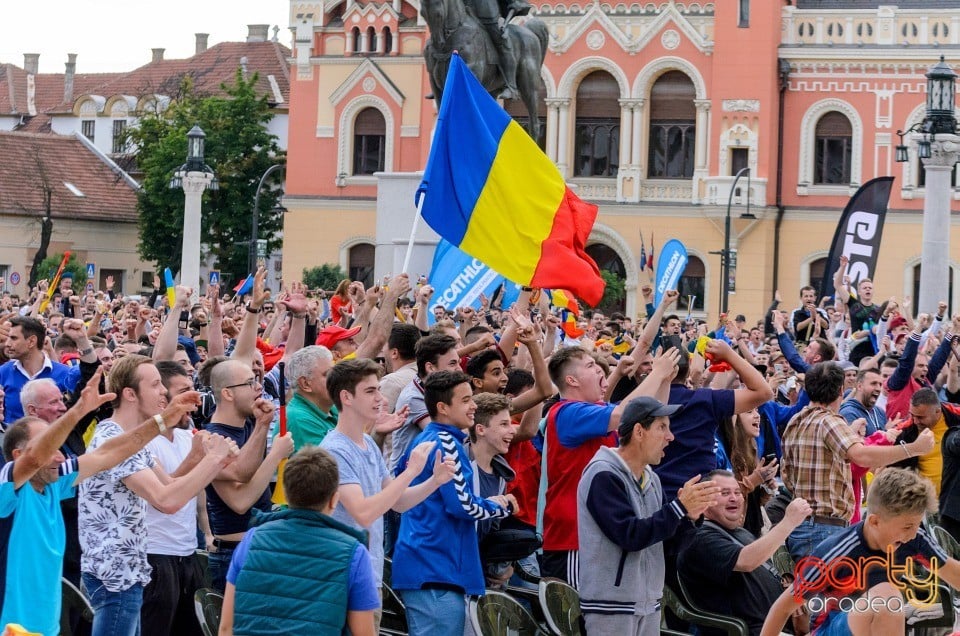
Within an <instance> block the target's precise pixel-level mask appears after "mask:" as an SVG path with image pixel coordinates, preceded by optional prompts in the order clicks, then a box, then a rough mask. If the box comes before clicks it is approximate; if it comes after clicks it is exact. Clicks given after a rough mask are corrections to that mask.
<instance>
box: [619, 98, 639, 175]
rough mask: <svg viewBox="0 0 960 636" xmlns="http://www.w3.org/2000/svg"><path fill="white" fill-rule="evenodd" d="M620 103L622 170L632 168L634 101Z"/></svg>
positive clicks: (624, 100)
mask: <svg viewBox="0 0 960 636" xmlns="http://www.w3.org/2000/svg"><path fill="white" fill-rule="evenodd" d="M618 101H619V102H620V169H621V170H623V169H624V168H627V167H628V166H630V165H631V164H630V156H631V153H630V144H631V139H632V138H633V136H632V134H631V131H632V130H633V126H634V125H635V124H634V123H633V100H631V99H621V100H618Z"/></svg>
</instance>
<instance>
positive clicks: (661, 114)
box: [648, 71, 697, 179]
mask: <svg viewBox="0 0 960 636" xmlns="http://www.w3.org/2000/svg"><path fill="white" fill-rule="evenodd" d="M696 95H697V90H696V88H695V87H694V85H693V82H691V81H690V78H689V77H687V76H686V75H685V74H683V73H682V72H680V71H668V72H666V73H664V74H663V75H661V76H660V78H659V79H658V80H657V81H656V83H655V84H654V85H653V89H651V91H650V141H649V144H650V151H649V155H650V157H649V161H648V166H649V169H648V171H649V176H650V178H655V179H690V178H691V177H693V165H694V151H695V149H696V139H697V109H696V107H695V106H694V105H693V100H694V98H695V97H696Z"/></svg>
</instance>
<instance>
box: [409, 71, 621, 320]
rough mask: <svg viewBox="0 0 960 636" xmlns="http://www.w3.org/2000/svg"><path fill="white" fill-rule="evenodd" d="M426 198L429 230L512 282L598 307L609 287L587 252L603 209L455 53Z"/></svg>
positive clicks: (427, 172)
mask: <svg viewBox="0 0 960 636" xmlns="http://www.w3.org/2000/svg"><path fill="white" fill-rule="evenodd" d="M424 193H425V194H426V199H425V201H424V202H423V210H422V214H423V218H424V220H426V222H427V223H428V224H429V225H430V227H432V228H433V229H434V230H435V231H436V232H437V234H439V235H440V236H442V237H443V238H445V239H447V240H448V241H450V242H451V243H453V244H454V245H456V246H457V247H459V248H460V249H461V250H463V251H464V252H466V253H467V254H469V255H471V256H473V257H474V258H476V259H478V260H480V261H482V262H483V263H484V264H485V265H487V266H489V267H490V268H491V269H493V270H495V271H496V272H498V273H499V274H501V275H502V276H504V277H506V278H507V280H511V281H513V282H515V283H518V284H520V285H526V286H530V287H540V288H563V289H568V290H570V291H571V292H572V293H573V294H574V295H576V296H577V297H578V298H582V299H583V300H584V301H585V302H586V303H588V304H589V305H591V306H593V305H596V304H598V303H599V302H600V299H601V297H602V296H603V288H604V282H603V279H602V278H601V277H600V270H599V269H598V268H597V264H596V263H595V262H593V259H591V258H590V257H589V256H588V255H587V253H586V250H585V247H586V241H587V237H588V236H589V235H590V230H591V228H593V224H594V221H596V218H597V206H595V205H591V204H589V203H584V202H583V201H581V200H580V199H579V198H577V196H576V195H575V194H573V192H572V191H571V190H570V189H569V188H568V187H567V184H566V183H565V182H564V180H563V176H562V175H561V174H560V172H559V171H558V170H557V167H556V166H555V165H553V162H551V161H550V159H549V158H548V157H547V156H546V155H545V154H543V152H542V151H541V150H540V148H539V147H538V146H537V144H536V143H535V142H534V141H533V140H532V139H531V138H530V136H529V135H527V133H526V132H525V131H524V130H523V128H521V127H520V125H519V124H518V123H517V122H515V121H514V120H513V119H511V118H510V115H508V114H507V112H506V111H505V110H503V108H501V107H500V105H499V104H497V102H496V101H495V100H494V99H493V98H492V97H490V95H489V94H487V92H486V91H485V90H484V89H483V86H481V85H480V82H478V81H477V79H476V78H475V77H474V76H473V74H472V73H471V72H470V69H468V68H467V66H466V64H464V62H463V60H462V59H460V56H459V55H456V54H454V55H453V56H451V58H450V70H449V71H448V72H447V81H446V84H445V86H444V89H443V100H442V103H441V106H440V116H439V120H438V121H437V128H436V132H435V134H434V137H433V145H432V147H431V149H430V158H429V160H428V161H427V167H426V170H425V172H424V179H423V183H422V184H421V186H420V189H419V191H418V193H417V196H418V197H419V196H421V195H423V194H424Z"/></svg>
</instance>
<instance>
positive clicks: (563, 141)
mask: <svg viewBox="0 0 960 636" xmlns="http://www.w3.org/2000/svg"><path fill="white" fill-rule="evenodd" d="M557 102H558V105H559V108H560V116H559V121H558V126H559V128H560V130H558V131H557V168H559V169H560V174H561V175H563V176H564V178H566V176H567V173H568V170H567V167H568V166H569V165H570V100H569V99H558V100H557Z"/></svg>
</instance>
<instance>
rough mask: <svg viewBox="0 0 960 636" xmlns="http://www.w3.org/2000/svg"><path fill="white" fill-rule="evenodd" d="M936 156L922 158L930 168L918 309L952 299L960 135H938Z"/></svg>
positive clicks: (933, 308) (929, 310) (927, 310)
mask: <svg viewBox="0 0 960 636" xmlns="http://www.w3.org/2000/svg"><path fill="white" fill-rule="evenodd" d="M931 153H932V156H931V157H930V158H929V159H922V161H923V165H924V167H925V168H926V170H927V185H926V193H925V198H924V201H923V242H922V251H921V256H920V302H918V303H917V310H918V311H921V312H925V313H932V312H934V311H936V309H937V303H938V302H939V301H941V300H946V301H949V300H950V299H949V298H948V297H947V292H948V290H949V289H950V201H951V196H950V195H951V193H952V187H953V184H952V183H950V177H951V173H952V170H953V166H954V164H955V163H957V160H958V159H960V137H957V136H955V135H937V139H936V141H934V142H933V143H932V144H931Z"/></svg>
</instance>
